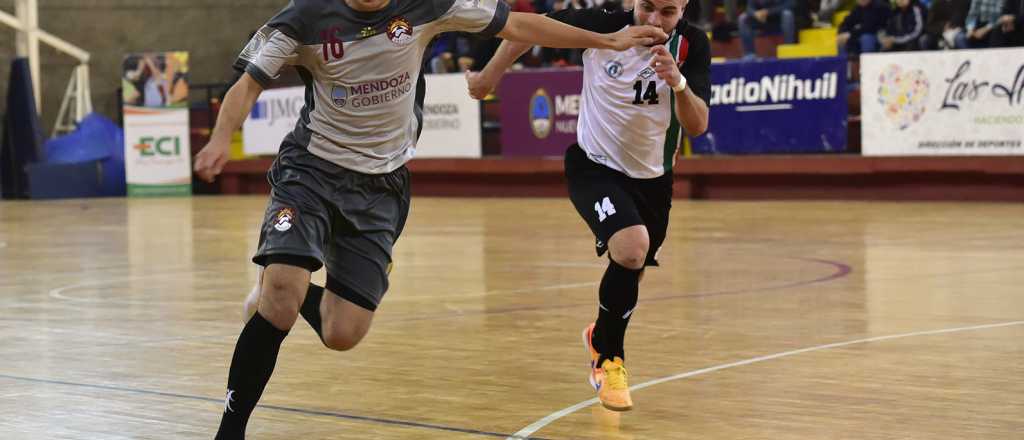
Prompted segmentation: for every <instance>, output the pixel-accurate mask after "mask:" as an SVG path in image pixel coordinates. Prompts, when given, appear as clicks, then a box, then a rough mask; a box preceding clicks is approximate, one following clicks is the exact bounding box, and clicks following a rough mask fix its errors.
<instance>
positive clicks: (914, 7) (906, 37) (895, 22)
mask: <svg viewBox="0 0 1024 440" xmlns="http://www.w3.org/2000/svg"><path fill="white" fill-rule="evenodd" d="M925 14H926V13H925V11H924V6H921V4H920V3H918V2H917V0H896V10H895V11H893V14H892V15H890V16H889V23H888V25H886V27H885V33H884V34H883V35H882V36H881V37H880V38H879V41H878V42H879V43H881V45H882V50H883V51H886V52H899V51H907V50H917V49H918V48H919V47H920V43H919V42H918V39H920V38H921V34H923V33H924V18H925Z"/></svg>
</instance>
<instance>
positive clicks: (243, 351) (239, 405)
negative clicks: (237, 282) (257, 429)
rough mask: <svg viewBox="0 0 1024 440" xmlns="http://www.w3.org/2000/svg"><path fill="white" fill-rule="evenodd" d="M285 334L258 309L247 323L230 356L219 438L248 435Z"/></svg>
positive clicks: (230, 438)
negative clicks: (253, 412)
mask: <svg viewBox="0 0 1024 440" xmlns="http://www.w3.org/2000/svg"><path fill="white" fill-rule="evenodd" d="M285 336H288V332H287V331H283V330H279V329H277V328H276V327H274V326H273V324H271V323H270V322H269V321H267V320H266V319H264V318H263V316H262V315H260V313H259V312H256V314H255V315H253V317H252V319H250V320H249V322H248V323H247V324H245V328H243V329H242V334H241V335H239V336H238V342H237V343H235V354H234V356H232V358H231V370H230V371H229V372H228V391H227V395H226V396H225V398H224V415H223V416H222V417H221V419H220V429H218V430H217V437H216V440H239V439H244V438H245V425H246V423H248V422H249V416H250V415H251V414H252V410H253V409H255V408H256V402H259V400H260V396H261V395H263V389H264V388H265V387H266V386H267V382H268V381H270V375H271V374H272V373H273V372H274V364H275V363H277V353H278V351H280V350H281V342H284V338H285Z"/></svg>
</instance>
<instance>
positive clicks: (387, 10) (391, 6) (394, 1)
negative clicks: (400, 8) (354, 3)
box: [340, 0, 398, 20]
mask: <svg viewBox="0 0 1024 440" xmlns="http://www.w3.org/2000/svg"><path fill="white" fill-rule="evenodd" d="M340 1H341V4H342V7H343V8H345V9H348V10H349V12H352V14H354V15H355V16H356V18H359V19H361V20H367V19H372V18H376V17H379V16H381V15H386V14H391V13H393V12H394V10H395V6H397V5H398V0H391V1H389V2H388V5H387V6H385V7H384V8H383V9H381V10H378V11H371V12H367V11H357V10H355V9H352V7H351V6H349V5H348V2H346V1H345V0H340Z"/></svg>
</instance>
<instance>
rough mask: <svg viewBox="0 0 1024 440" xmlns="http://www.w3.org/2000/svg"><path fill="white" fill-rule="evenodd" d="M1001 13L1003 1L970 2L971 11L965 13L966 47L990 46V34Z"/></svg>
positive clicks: (975, 0)
mask: <svg viewBox="0 0 1024 440" xmlns="http://www.w3.org/2000/svg"><path fill="white" fill-rule="evenodd" d="M1010 1H1013V0H1010ZM1002 11H1003V0H972V2H971V9H970V11H968V12H967V24H966V27H967V47H971V48H981V47H989V46H990V44H989V39H990V38H991V37H992V36H991V35H990V34H991V32H992V30H993V29H995V28H996V26H997V25H998V24H999V23H998V21H999V15H1000V13H1002Z"/></svg>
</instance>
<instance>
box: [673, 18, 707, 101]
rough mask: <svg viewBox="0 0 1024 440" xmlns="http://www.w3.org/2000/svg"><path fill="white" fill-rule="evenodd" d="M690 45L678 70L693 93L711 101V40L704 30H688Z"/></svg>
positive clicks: (687, 35)
mask: <svg viewBox="0 0 1024 440" xmlns="http://www.w3.org/2000/svg"><path fill="white" fill-rule="evenodd" d="M686 37H687V39H688V40H689V43H690V47H689V52H688V54H687V56H686V59H685V60H684V61H683V65H682V68H681V69H680V72H681V73H682V74H683V76H684V77H686V85H687V87H690V90H691V91H693V94H694V95H697V96H699V97H700V99H703V100H704V103H705V104H708V103H710V102H711V42H710V41H708V37H707V35H706V34H704V32H699V31H697V32H688V33H686Z"/></svg>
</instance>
